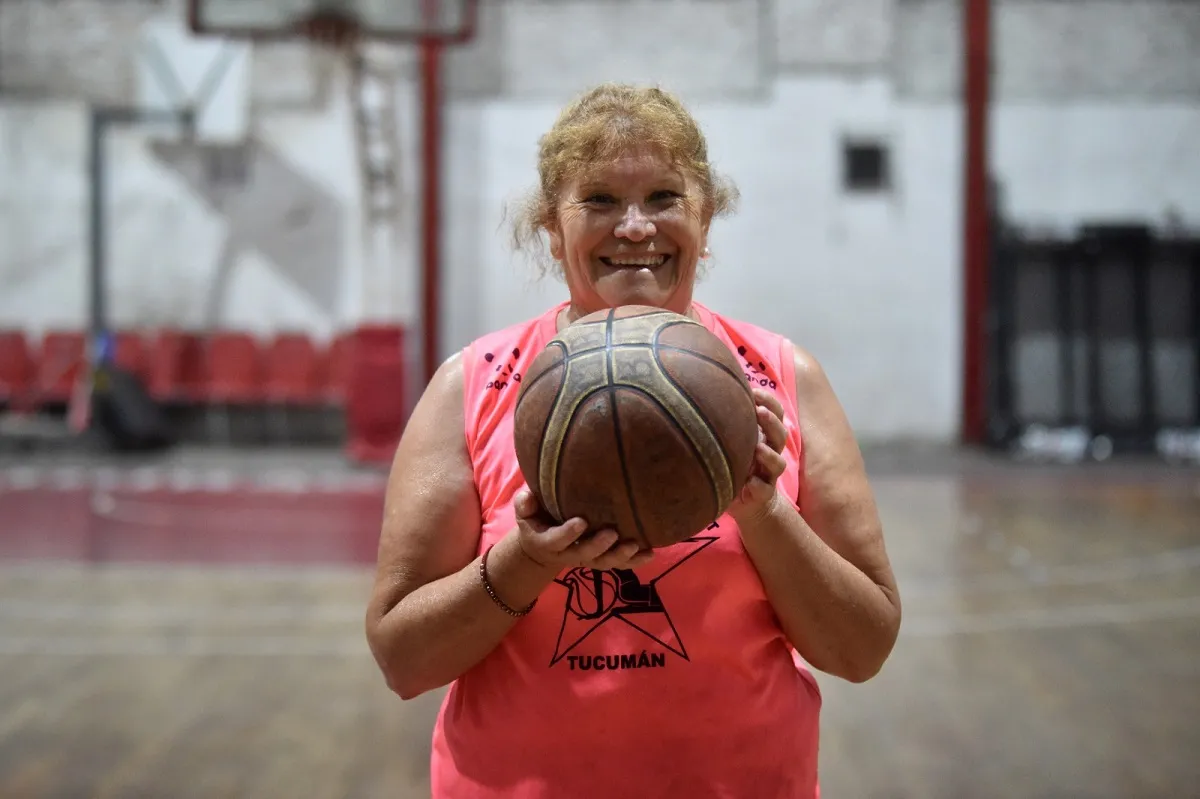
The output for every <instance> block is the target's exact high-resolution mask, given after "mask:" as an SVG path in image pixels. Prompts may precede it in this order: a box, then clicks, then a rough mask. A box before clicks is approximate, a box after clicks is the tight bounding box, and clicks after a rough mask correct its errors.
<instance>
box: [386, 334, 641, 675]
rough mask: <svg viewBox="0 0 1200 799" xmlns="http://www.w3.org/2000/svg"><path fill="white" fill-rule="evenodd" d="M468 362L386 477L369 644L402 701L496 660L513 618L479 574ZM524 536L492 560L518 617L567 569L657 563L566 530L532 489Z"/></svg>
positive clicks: (407, 436) (441, 383) (512, 534)
mask: <svg viewBox="0 0 1200 799" xmlns="http://www.w3.org/2000/svg"><path fill="white" fill-rule="evenodd" d="M464 431H465V423H464V416H463V375H462V362H461V360H460V358H459V357H458V356H455V357H453V358H451V359H450V360H448V361H447V362H446V363H445V364H443V365H442V367H441V368H440V369H439V370H438V371H437V373H436V374H435V375H434V377H433V380H432V381H430V384H429V387H428V388H427V389H426V390H425V393H424V395H423V396H422V397H421V401H420V402H418V403H417V407H416V408H415V409H414V410H413V415H412V418H410V419H409V421H408V424H407V426H406V427H405V429H404V436H403V437H402V438H401V440H400V446H399V447H398V448H397V450H396V457H395V460H394V462H393V464H392V473H391V476H390V477H389V478H388V488H387V500H386V502H385V504H384V516H383V530H382V533H381V535H380V540H379V563H378V568H377V570H376V575H375V586H374V590H373V591H372V593H371V599H370V602H369V604H368V608H367V618H366V628H367V642H368V643H369V645H370V647H371V652H372V653H373V654H374V655H375V660H376V662H377V663H378V664H379V668H380V669H381V670H382V671H383V674H384V676H385V678H386V679H387V683H388V686H389V687H391V689H392V690H393V691H395V692H396V693H398V694H399V695H400V696H401V697H403V698H405V699H411V698H412V697H415V696H417V695H419V694H422V693H424V692H426V691H429V690H432V689H434V688H439V687H441V686H443V685H446V684H448V683H450V682H453V681H454V680H455V679H457V678H458V677H459V676H460V675H462V674H463V673H464V672H466V671H467V670H468V669H470V668H471V667H472V666H474V665H475V664H476V663H478V662H479V661H481V660H483V658H484V657H485V656H486V655H487V654H488V653H489V652H491V651H492V650H493V649H494V648H495V647H496V645H497V644H498V643H500V640H501V639H502V638H503V637H504V636H505V635H506V634H507V633H508V631H509V630H510V629H511V628H512V626H513V624H514V622H515V621H516V617H514V616H512V615H510V614H509V613H507V612H506V611H505V610H504V609H503V608H501V607H500V606H499V605H498V604H497V603H496V601H495V600H493V599H492V597H491V596H489V594H488V592H487V589H486V588H485V587H484V585H483V582H482V580H481V578H480V574H479V562H480V557H478V556H476V554H475V553H476V552H477V551H478V549H479V534H480V527H481V524H482V519H481V516H480V509H479V497H478V495H477V493H476V490H475V474H474V471H473V469H472V466H471V458H470V456H469V454H468V453H467V442H466V434H465V432H464ZM513 506H514V511H515V514H516V519H517V526H516V527H515V528H513V529H512V530H510V531H509V532H508V534H507V535H505V536H504V537H503V538H501V539H500V540H499V541H497V542H496V544H495V546H494V547H492V550H491V552H490V554H489V555H488V558H487V573H488V583H489V584H490V585H491V587H492V590H493V591H495V593H496V595H497V597H498V598H499V599H500V601H502V602H503V603H504V604H505V605H507V606H508V607H509V608H511V609H513V610H519V609H521V608H525V607H527V606H528V605H529V604H530V603H531V602H533V601H534V600H535V599H536V598H537V597H538V595H539V594H540V593H541V592H542V591H543V590H545V589H546V587H547V586H549V585H550V583H551V582H553V580H554V578H555V577H556V576H557V575H558V574H559V572H561V571H562V570H563V569H564V568H568V567H571V566H587V567H589V568H594V569H598V570H603V569H613V568H627V569H628V568H634V567H635V566H639V565H641V564H643V563H645V562H647V561H648V560H649V559H650V558H651V557H652V556H653V553H651V552H639V551H638V546H637V543H636V542H632V541H624V542H622V541H619V540H618V538H617V534H616V533H615V532H613V531H611V530H595V531H590V532H589V531H588V529H587V523H586V522H585V521H584V520H582V519H567V520H566V521H565V522H563V523H562V524H558V523H557V522H555V521H554V520H552V519H549V518H547V517H546V515H545V512H544V511H543V509H542V508H541V507H540V506H539V505H538V502H537V500H536V499H535V498H534V497H533V495H532V493H531V492H529V491H528V490H523V491H520V492H518V493H517V495H516V496H515V497H514V499H513Z"/></svg>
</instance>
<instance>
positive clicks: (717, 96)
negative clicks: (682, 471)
mask: <svg viewBox="0 0 1200 799" xmlns="http://www.w3.org/2000/svg"><path fill="white" fill-rule="evenodd" d="M958 8H959V3H957V2H951V1H950V0H915V1H910V0H678V1H677V2H668V3H664V2H661V1H654V0H560V1H559V2H555V3H546V2H534V0H483V8H482V17H481V24H480V31H479V36H478V38H477V40H476V41H474V42H473V43H471V44H469V45H467V46H464V47H462V48H459V49H456V50H454V51H452V52H450V53H449V54H448V59H449V66H448V74H447V92H448V102H449V106H448V109H447V116H446V127H447V130H446V139H445V144H444V158H445V170H444V183H443V185H444V191H445V208H444V216H443V222H444V255H445V258H444V264H445V276H444V287H445V290H446V293H447V305H446V308H445V311H444V326H443V331H442V341H443V348H444V350H445V351H446V353H449V352H450V351H451V350H452V349H454V348H456V347H459V346H461V345H462V344H464V343H466V342H467V341H468V340H469V339H470V338H471V337H473V336H475V335H478V334H480V333H482V332H484V331H485V330H488V329H492V328H495V327H498V326H501V325H505V324H509V323H511V322H515V321H517V320H519V319H521V318H523V317H526V316H528V315H530V314H533V313H536V312H538V311H539V310H541V309H542V308H544V307H545V305H546V304H547V303H550V302H552V301H555V300H557V299H558V298H560V297H561V296H563V287H562V285H561V284H560V283H558V282H557V281H555V280H553V279H552V278H550V279H544V280H541V281H534V280H533V277H532V272H531V269H530V268H529V266H528V264H526V262H525V261H524V260H523V259H522V258H520V257H518V256H516V255H514V254H513V252H512V251H511V248H510V246H509V241H508V235H507V227H505V225H504V220H503V218H502V211H503V208H504V204H505V203H506V202H508V201H511V200H513V199H515V198H517V197H519V195H520V192H522V191H523V190H525V189H527V188H529V187H530V186H532V185H533V182H534V180H535V173H534V155H535V151H536V144H537V137H538V136H539V135H540V134H541V133H542V132H544V131H545V129H546V128H547V127H548V126H549V124H550V123H551V121H552V120H553V118H554V115H555V113H556V111H557V110H558V108H559V107H560V105H561V104H562V102H564V101H565V100H566V99H568V98H569V97H570V96H571V95H572V94H573V93H575V92H577V91H578V90H580V89H582V88H584V87H586V86H587V85H589V84H591V83H593V82H596V81H599V80H605V79H616V80H636V81H641V82H658V83H661V84H663V85H664V86H665V87H667V88H670V89H673V90H676V91H678V92H679V93H681V94H682V95H683V97H684V98H685V99H686V100H687V101H688V102H689V103H690V105H691V106H692V107H693V109H694V110H695V111H696V113H697V114H698V116H699V117H700V118H701V120H702V121H703V123H704V124H705V126H706V129H707V132H708V135H709V139H710V146H711V151H712V154H713V156H714V158H715V160H716V163H717V166H718V168H719V169H721V170H722V171H724V172H725V173H726V174H727V175H729V176H730V177H732V178H733V179H734V180H735V181H736V183H737V184H738V186H739V187H740V189H741V192H742V203H741V206H740V209H739V211H738V213H737V214H736V215H735V216H733V217H732V218H729V219H726V220H720V221H718V222H717V223H716V224H715V226H714V229H713V235H712V241H711V246H712V249H713V251H714V261H713V268H712V270H711V272H710V274H709V275H708V276H707V278H706V279H705V280H704V282H703V283H702V285H701V288H700V292H699V296H700V299H701V300H702V301H705V302H708V303H709V304H710V305H712V306H713V307H715V308H716V309H718V310H720V311H723V312H725V313H728V314H731V315H734V316H740V317H743V318H746V319H749V320H752V321H756V322H758V323H760V324H763V325H765V326H768V327H771V328H774V329H776V330H779V331H781V332H784V333H786V334H788V335H790V336H791V337H792V338H794V339H795V340H796V341H798V342H800V343H801V344H803V345H805V346H807V347H808V348H809V349H811V350H812V351H813V352H814V353H815V354H816V355H817V357H818V358H819V359H820V360H821V361H822V362H823V363H824V365H825V367H826V369H827V370H828V372H829V373H830V375H831V378H832V380H833V382H834V385H835V387H836V389H837V390H838V392H839V394H840V395H841V397H842V399H843V402H844V403H845V405H846V408H847V411H848V412H849V414H850V416H851V419H852V421H853V423H854V425H855V427H856V429H857V430H858V431H859V433H860V435H861V436H862V437H863V438H864V439H874V440H877V439H896V438H915V439H927V440H934V441H937V440H950V439H952V438H954V436H955V435H956V432H957V430H958V425H959V413H960V409H959V396H960V390H959V388H960V385H959V384H960V371H961V352H960V350H961V332H960V317H961V302H960V295H961V293H962V292H961V283H960V270H961V243H960V230H961V222H960V214H961V207H962V192H961V184H962V179H961V151H962V146H961V127H962V122H961V113H960V107H959V101H958V91H959V86H960V83H961V68H960V67H961V64H960V38H961V37H960V34H959V18H958ZM180 14H181V11H180V9H179V8H178V6H177V5H174V4H172V3H170V2H153V1H152V0H53V2H50V0H5V2H4V4H3V8H2V9H0V92H2V94H0V203H2V207H3V213H2V214H0V326H8V327H12V326H16V327H22V328H24V329H26V330H28V331H30V332H31V333H35V334H36V333H40V332H41V331H43V330H45V329H48V328H50V327H68V328H72V327H73V328H79V327H81V326H82V325H83V324H84V320H85V315H86V259H87V227H86V223H87V215H86V205H85V200H86V197H87V192H88V184H87V170H86V163H85V157H86V152H87V150H86V145H87V138H86V132H87V109H88V104H89V103H110V104H111V103H119V104H129V103H133V102H135V101H136V99H137V96H138V93H137V88H136V83H137V79H136V64H135V59H136V46H135V45H136V43H137V42H138V40H139V39H138V37H139V36H141V35H143V33H144V30H145V28H144V26H145V25H146V24H147V23H148V22H150V21H152V20H156V19H162V18H164V16H165V17H167V18H178V16H179V15H180ZM995 36H996V42H995V48H996V57H995V72H994V77H995V83H996V85H995V89H996V94H997V96H996V98H995V107H994V111H993V117H992V119H993V147H992V157H993V160H994V169H995V177H996V179H997V180H998V181H999V182H1000V184H1001V185H1002V188H1003V195H1004V203H1005V206H1004V212H1005V214H1006V215H1008V216H1009V217H1011V218H1013V219H1017V220H1021V221H1023V222H1027V223H1040V224H1046V225H1050V226H1070V225H1073V224H1075V223H1077V222H1078V221H1079V220H1080V219H1084V218H1093V217H1096V216H1104V217H1120V218H1129V217H1132V218H1137V219H1149V220H1151V221H1155V222H1157V221H1159V220H1160V219H1162V218H1164V217H1165V216H1166V215H1167V213H1168V212H1173V213H1175V214H1177V215H1179V216H1181V217H1182V218H1183V219H1185V220H1190V221H1191V222H1192V223H1195V222H1196V221H1197V220H1200V148H1197V147H1196V146H1195V142H1197V141H1200V6H1198V5H1196V4H1193V3H1181V2H1171V1H1170V0H1138V1H1137V2H1133V1H1132V0H1071V1H1068V0H997V4H996V8H995ZM388 57H393V58H395V60H396V64H397V71H398V74H400V75H401V76H402V80H401V81H400V85H399V86H398V88H397V96H398V104H399V106H400V108H401V119H400V137H401V141H402V144H403V147H404V150H405V152H406V158H407V163H406V168H405V173H404V181H405V187H404V191H405V196H406V197H407V198H408V202H407V203H406V206H405V215H404V218H403V219H402V221H401V225H402V231H403V233H404V236H405V237H406V239H405V240H406V241H408V242H410V243H411V245H412V246H411V247H410V248H408V249H406V250H403V251H401V252H399V253H397V254H396V255H395V256H394V258H392V261H391V263H392V267H393V268H392V269H391V270H390V279H389V281H388V282H387V283H386V285H376V284H374V283H372V282H369V281H370V280H371V278H370V277H369V275H370V273H369V272H368V271H367V270H365V268H364V263H365V260H366V256H365V254H364V248H363V246H362V243H361V241H360V234H359V231H360V229H361V213H360V211H361V208H360V202H359V186H358V180H359V170H358V167H357V165H356V162H355V156H354V149H353V141H352V135H351V133H352V128H351V117H350V113H349V105H348V100H347V96H346V89H345V86H344V77H345V76H344V70H342V69H339V68H336V67H334V68H332V69H325V68H324V67H322V65H321V62H320V60H319V59H316V58H315V57H313V56H312V55H311V53H310V52H309V50H308V48H306V47H304V46H303V45H272V46H263V47H256V48H255V50H254V52H253V57H252V66H251V78H250V91H251V92H252V97H253V109H254V117H253V137H254V141H253V143H252V145H251V146H250V147H249V150H248V152H249V167H250V168H249V171H248V172H247V178H246V179H245V180H244V181H243V182H241V183H238V184H236V185H230V184H228V183H217V182H214V181H213V180H212V179H211V176H210V175H207V174H206V172H205V170H204V169H203V168H202V165H201V163H200V161H199V160H198V158H197V155H196V153H195V152H193V151H191V150H189V148H188V147H187V146H186V145H171V146H163V145H162V144H161V143H159V144H155V143H154V142H152V141H151V140H150V138H149V135H148V134H147V132H146V131H143V130H140V129H130V130H127V131H123V132H121V133H119V134H117V135H114V136H113V137H112V139H111V140H110V144H109V148H110V149H109V154H110V162H111V167H110V180H109V185H108V187H107V191H108V193H109V196H110V198H111V218H110V227H109V233H108V235H109V240H110V257H109V261H110V265H111V269H110V272H111V274H110V285H111V291H112V308H111V312H112V316H113V322H114V323H115V324H117V325H120V326H126V327H152V326H155V325H159V324H163V323H166V322H170V323H173V324H183V325H186V326H191V327H197V328H209V327H220V328H235V329H244V330H250V331H253V332H263V333H266V332H271V331H274V330H278V329H301V330H305V331H308V332H310V333H311V334H313V335H314V336H317V337H319V338H324V337H328V336H329V335H331V334H332V333H333V332H334V331H336V330H338V329H343V328H346V327H349V326H352V325H353V324H355V322H356V321H358V320H359V319H360V318H362V317H363V315H364V313H366V310H367V309H366V307H365V304H366V302H367V300H366V298H369V297H372V296H376V297H378V296H380V295H384V296H385V297H386V301H385V302H384V304H383V307H382V308H376V309H374V310H373V312H374V313H377V314H378V313H382V314H384V315H386V316H387V317H389V318H395V319H399V320H402V321H405V322H407V323H412V324H413V325H414V326H416V324H417V320H416V314H417V312H418V303H417V301H416V292H415V287H416V285H417V284H416V278H415V272H416V264H417V262H418V261H417V252H416V240H417V236H416V232H417V219H418V216H417V207H416V203H417V198H418V194H419V184H418V162H417V153H418V144H419V143H418V140H417V130H418V127H417V126H418V118H417V113H418V108H417V104H416V96H417V94H416V84H415V79H416V69H415V59H414V58H413V54H412V53H411V52H408V51H401V52H398V53H394V54H388ZM848 144H851V145H854V146H855V148H858V149H856V150H855V153H856V157H860V156H864V154H865V157H866V158H867V160H868V161H869V160H870V155H871V154H872V153H877V152H879V151H882V153H883V154H884V161H885V163H886V165H887V166H886V169H885V170H884V171H883V172H882V174H876V175H873V176H872V175H870V174H865V175H864V174H859V177H862V178H863V182H862V183H861V184H856V185H855V186H854V187H850V186H848V185H847V182H846V179H845V172H846V169H845V160H846V158H847V153H846V149H847V145H848ZM859 166H861V164H859ZM855 171H856V174H857V173H858V172H859V170H857V169H856V170H855ZM866 172H867V173H870V172H871V170H870V169H867V170H866ZM872 177H874V178H878V180H876V181H873V180H872ZM365 281H367V282H365Z"/></svg>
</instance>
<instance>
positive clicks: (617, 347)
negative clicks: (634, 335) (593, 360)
mask: <svg viewBox="0 0 1200 799" xmlns="http://www.w3.org/2000/svg"><path fill="white" fill-rule="evenodd" d="M633 318H637V317H633ZM550 344H553V345H555V346H558V347H561V348H562V350H563V352H564V353H565V354H564V356H563V360H562V363H564V364H565V363H567V362H568V361H572V360H574V359H575V358H578V357H582V356H584V355H591V354H592V353H595V352H601V351H607V350H638V349H641V350H649V349H651V348H652V347H653V346H654V345H652V344H613V345H612V347H605V346H604V345H600V346H599V347H588V348H587V349H586V350H577V351H576V352H573V353H569V352H567V348H566V345H565V344H563V343H562V342H561V341H557V340H556V341H552V342H550ZM547 346H549V345H547ZM659 347H660V349H662V350H663V351H664V352H682V353H684V354H686V355H690V356H691V357H693V358H697V359H699V360H701V361H704V362H705V363H708V364H711V365H713V366H715V367H717V368H718V369H720V370H721V371H722V372H724V373H725V374H727V375H729V376H730V377H732V378H733V379H734V380H739V381H740V380H745V379H746V376H745V375H744V374H738V373H737V372H735V371H734V370H732V369H730V368H729V367H728V366H726V365H725V364H723V363H721V362H720V361H718V360H717V359H716V358H710V357H708V356H707V355H705V354H703V353H700V352H695V351H693V350H689V349H684V348H683V347H676V346H674V345H672V344H660V345H659ZM549 372H550V370H549V369H547V370H545V371H544V372H542V373H541V374H539V375H538V376H537V377H535V378H533V380H530V381H528V382H526V383H524V388H525V390H526V391H529V389H530V388H532V387H533V386H536V385H537V384H538V381H539V380H541V379H542V378H543V377H545V376H546V375H547V374H548V373H549ZM518 407H520V401H519V400H518Z"/></svg>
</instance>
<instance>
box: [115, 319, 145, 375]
mask: <svg viewBox="0 0 1200 799" xmlns="http://www.w3.org/2000/svg"><path fill="white" fill-rule="evenodd" d="M114 338H115V341H116V351H115V352H114V353H113V362H114V363H115V364H116V365H117V367H118V368H120V369H124V370H125V371H126V372H129V373H130V374H131V375H133V376H134V377H136V378H138V379H139V380H142V381H145V380H146V379H147V378H148V377H149V374H150V368H149V367H150V363H149V357H148V352H147V350H148V348H147V346H146V340H145V339H144V338H142V335H141V333H138V332H136V331H133V330H121V331H118V332H117V333H116V335H115V336H114Z"/></svg>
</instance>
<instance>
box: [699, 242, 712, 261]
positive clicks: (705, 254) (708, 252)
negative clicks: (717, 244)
mask: <svg viewBox="0 0 1200 799" xmlns="http://www.w3.org/2000/svg"><path fill="white" fill-rule="evenodd" d="M700 257H701V258H711V257H712V250H710V249H708V245H705V247H704V249H703V250H701V251H700Z"/></svg>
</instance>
